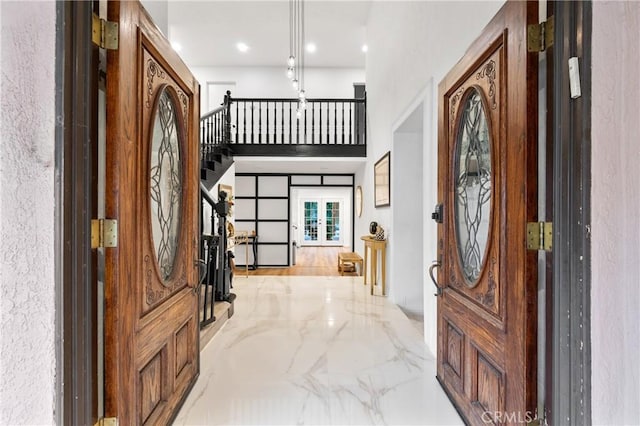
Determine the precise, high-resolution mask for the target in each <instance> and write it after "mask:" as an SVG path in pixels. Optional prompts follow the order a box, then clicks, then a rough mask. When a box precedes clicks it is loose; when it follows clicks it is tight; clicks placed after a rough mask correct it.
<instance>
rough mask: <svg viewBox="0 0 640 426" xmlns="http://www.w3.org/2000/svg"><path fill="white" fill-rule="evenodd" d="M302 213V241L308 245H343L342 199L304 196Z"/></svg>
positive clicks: (302, 243)
mask: <svg viewBox="0 0 640 426" xmlns="http://www.w3.org/2000/svg"><path fill="white" fill-rule="evenodd" d="M300 211H301V213H302V217H301V222H302V230H303V235H302V241H301V245H306V246H341V245H342V243H343V236H342V211H343V208H342V201H341V200H339V199H336V198H304V199H302V206H301V209H300Z"/></svg>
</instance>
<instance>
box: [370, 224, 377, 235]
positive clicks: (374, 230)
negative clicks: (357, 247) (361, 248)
mask: <svg viewBox="0 0 640 426" xmlns="http://www.w3.org/2000/svg"><path fill="white" fill-rule="evenodd" d="M377 229H378V222H371V223H370V224H369V233H370V234H371V235H375V233H376V230H377Z"/></svg>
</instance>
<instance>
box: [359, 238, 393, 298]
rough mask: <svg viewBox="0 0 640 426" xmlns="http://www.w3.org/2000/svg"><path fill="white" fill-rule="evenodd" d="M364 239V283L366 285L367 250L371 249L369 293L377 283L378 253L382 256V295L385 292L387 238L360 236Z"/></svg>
mask: <svg viewBox="0 0 640 426" xmlns="http://www.w3.org/2000/svg"><path fill="white" fill-rule="evenodd" d="M360 239H361V240H362V241H364V285H367V260H368V258H369V251H371V262H370V265H371V266H370V268H371V269H370V270H369V275H370V277H371V294H373V286H375V285H378V253H380V254H381V257H382V259H381V260H382V274H381V275H382V276H381V284H382V295H383V296H384V294H385V291H386V289H385V275H386V263H387V253H386V251H387V240H376V239H374V238H373V237H371V236H368V235H367V236H364V237H360Z"/></svg>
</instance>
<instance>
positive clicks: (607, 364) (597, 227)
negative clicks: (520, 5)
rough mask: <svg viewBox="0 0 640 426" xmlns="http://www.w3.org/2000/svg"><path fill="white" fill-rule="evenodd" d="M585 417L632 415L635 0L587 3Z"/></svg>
mask: <svg viewBox="0 0 640 426" xmlns="http://www.w3.org/2000/svg"><path fill="white" fill-rule="evenodd" d="M592 40H593V43H592V45H593V67H592V70H593V86H592V87H593V99H592V153H591V158H592V165H591V171H592V174H591V175H592V183H591V206H592V209H591V222H592V225H591V227H592V242H591V254H592V257H591V262H592V284H591V304H592V306H591V339H592V340H591V348H592V349H591V350H592V410H593V424H596V425H600V424H612V425H613V424H615V425H622V424H638V422H639V421H640V363H639V362H638V356H640V190H638V187H639V186H640V175H639V174H638V164H640V79H638V73H639V70H640V3H638V2H612V3H604V2H599V1H596V2H594V3H593V38H592Z"/></svg>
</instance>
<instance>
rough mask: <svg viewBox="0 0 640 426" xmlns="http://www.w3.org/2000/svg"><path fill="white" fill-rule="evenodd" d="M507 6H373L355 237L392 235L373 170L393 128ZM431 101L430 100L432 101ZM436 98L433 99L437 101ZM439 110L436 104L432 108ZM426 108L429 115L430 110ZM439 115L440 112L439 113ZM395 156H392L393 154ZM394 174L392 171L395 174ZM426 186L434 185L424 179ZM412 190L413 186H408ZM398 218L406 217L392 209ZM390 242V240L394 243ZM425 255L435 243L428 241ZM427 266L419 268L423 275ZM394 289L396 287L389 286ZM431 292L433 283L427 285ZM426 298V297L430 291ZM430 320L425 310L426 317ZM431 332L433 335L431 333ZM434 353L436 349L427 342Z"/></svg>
mask: <svg viewBox="0 0 640 426" xmlns="http://www.w3.org/2000/svg"><path fill="white" fill-rule="evenodd" d="M503 3H504V2H502V1H497V2H482V1H455V2H445V1H440V2H437V1H414V2H400V1H398V2H395V1H394V2H391V1H376V2H373V3H372V5H371V11H370V14H369V21H368V23H367V43H368V45H369V52H368V53H367V62H366V82H367V108H368V117H367V123H368V124H367V126H368V127H367V129H368V132H369V133H368V140H367V144H368V147H367V155H368V162H367V165H366V166H365V167H363V169H362V170H360V171H359V172H358V173H357V174H356V185H362V188H363V193H364V208H363V213H362V217H361V218H359V220H356V224H355V232H356V235H365V234H367V233H368V227H369V222H371V221H372V220H376V221H377V222H379V223H380V224H381V225H382V226H383V227H385V229H387V230H389V233H390V237H389V239H390V240H391V239H393V238H394V234H393V229H390V225H391V210H392V209H394V203H393V194H391V207H390V208H379V209H375V208H374V203H373V165H374V163H375V162H376V161H377V160H378V159H379V158H380V157H381V156H382V155H383V154H384V153H385V152H387V151H389V150H391V149H392V147H391V140H392V126H393V123H395V122H397V120H398V119H399V118H400V116H401V115H402V114H404V113H405V111H406V109H407V108H408V107H409V106H410V105H411V104H412V103H414V100H415V99H416V97H418V96H419V95H420V94H421V93H424V92H428V90H427V89H428V88H429V82H430V79H431V78H433V81H434V83H435V87H436V91H437V85H438V83H439V82H440V80H441V79H442V77H444V75H445V74H446V73H447V72H448V71H449V69H451V67H452V66H453V65H454V64H455V63H456V62H457V61H458V60H459V59H460V58H461V57H462V55H463V54H464V52H465V50H466V49H467V47H468V46H469V45H470V44H471V42H472V41H473V40H474V39H475V38H476V37H477V36H478V35H479V34H480V32H481V31H482V29H483V28H484V26H485V25H486V24H487V23H488V22H489V20H490V19H491V18H492V17H493V16H494V15H495V13H496V12H497V11H498V10H499V9H500V7H501V6H502V4H503ZM427 98H430V96H427ZM436 101H437V98H436V97H434V98H433V102H436ZM433 106H435V104H434V105H432V106H431V107H433ZM430 110H431V108H430V106H425V111H430ZM435 111H437V108H435ZM425 132H426V133H427V134H428V135H430V136H432V137H431V138H430V139H431V140H430V144H437V141H436V140H435V138H433V135H435V132H433V129H425ZM424 152H425V153H429V152H435V151H433V146H430V147H425V151H424ZM391 155H392V157H393V151H392V152H391ZM436 166H437V161H436V158H435V156H433V158H431V159H430V161H425V163H424V165H423V167H424V170H433V168H435V167H436ZM392 173H393V171H392ZM425 182H431V180H430V179H425ZM406 184H407V185H411V183H410V182H407V183H406ZM434 191H436V187H435V186H433V187H432V188H425V193H424V194H423V196H424V199H425V200H430V199H432V198H435V197H433V192H434ZM393 211H394V214H402V212H400V211H397V210H395V209H394V210H393ZM424 220H425V221H431V216H430V211H425V217H424ZM390 243H391V241H390ZM424 243H425V253H426V250H427V248H428V247H431V246H432V245H433V244H434V242H433V241H426V240H425V242H424ZM427 267H428V265H416V268H420V271H421V272H422V273H423V275H424V272H425V271H426V269H427ZM387 280H388V281H387V283H388V284H389V286H393V282H390V281H389V277H387ZM424 285H425V286H429V291H431V290H432V288H433V287H432V286H433V285H432V284H431V283H427V282H426V281H425V282H424ZM425 294H431V293H427V292H426V291H425ZM427 315H429V313H428V312H426V311H425V317H426V316H427ZM427 328H431V330H427ZM425 334H426V335H435V324H433V323H430V324H429V323H427V322H425ZM427 343H428V344H429V346H430V348H431V350H432V351H433V352H434V353H435V346H434V345H433V344H430V343H429V342H427Z"/></svg>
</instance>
